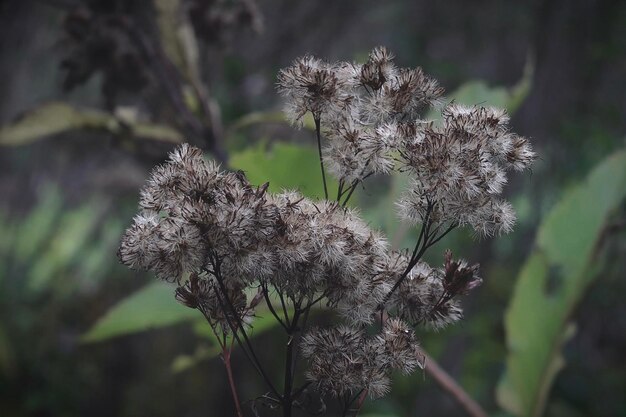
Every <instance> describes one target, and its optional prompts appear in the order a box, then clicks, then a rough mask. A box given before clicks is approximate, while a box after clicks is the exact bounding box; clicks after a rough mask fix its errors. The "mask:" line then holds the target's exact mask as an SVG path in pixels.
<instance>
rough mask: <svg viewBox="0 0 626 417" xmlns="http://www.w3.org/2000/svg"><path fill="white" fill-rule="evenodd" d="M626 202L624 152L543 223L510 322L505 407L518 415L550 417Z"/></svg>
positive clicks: (501, 387)
mask: <svg viewBox="0 0 626 417" xmlns="http://www.w3.org/2000/svg"><path fill="white" fill-rule="evenodd" d="M625 198H626V151H620V152H618V153H616V154H614V155H611V156H610V157H609V158H607V159H606V160H605V161H603V162H602V163H601V164H600V165H599V166H598V167H596V168H595V169H594V170H593V172H592V173H591V174H590V175H589V177H588V178H587V179H586V180H585V181H584V182H583V183H581V184H580V185H578V186H576V187H574V188H572V189H570V190H569V191H568V192H567V193H566V194H565V195H564V196H563V197H562V199H561V200H560V201H559V203H558V204H557V205H556V206H555V207H554V208H553V209H552V210H551V212H550V213H549V215H548V216H547V217H546V219H545V221H544V222H543V223H542V225H541V227H540V229H539V232H538V234H537V239H536V243H535V247H534V250H533V253H532V254H531V256H530V257H529V258H528V260H527V261H526V263H525V265H524V267H523V268H522V271H521V272H520V275H519V277H518V279H517V281H516V287H515V291H514V293H513V298H512V300H511V304H510V306H509V309H508V311H507V314H506V330H507V347H508V350H509V354H508V357H507V367H506V373H505V375H504V377H503V379H502V381H501V383H500V385H499V386H498V400H499V403H500V405H501V406H502V407H503V408H505V409H506V410H508V411H510V412H512V413H514V414H515V415H517V416H528V417H531V416H532V417H539V416H541V415H542V414H543V410H544V408H545V404H546V400H547V396H548V393H549V390H550V387H551V385H552V382H553V381H554V378H555V377H556V374H557V373H558V372H559V371H560V370H561V369H562V367H563V366H564V365H565V363H564V359H563V357H562V356H561V349H562V347H563V344H564V343H565V342H567V340H568V339H569V338H571V336H572V335H573V333H574V325H573V324H572V322H571V315H572V311H573V309H574V308H575V307H576V305H577V304H578V303H579V302H580V299H581V298H582V297H583V296H584V294H585V291H586V289H587V288H588V287H589V285H590V283H591V282H592V281H593V280H594V279H595V278H596V277H597V274H598V272H599V271H600V269H601V268H602V264H601V262H599V259H598V258H599V253H598V251H599V250H600V249H601V245H602V243H603V242H602V237H603V234H604V233H605V231H606V229H605V228H606V225H607V222H608V221H609V220H610V218H611V214H613V213H614V212H615V211H616V209H617V208H618V207H620V205H621V204H622V203H623V202H624V199H625ZM590 202H593V203H592V204H590Z"/></svg>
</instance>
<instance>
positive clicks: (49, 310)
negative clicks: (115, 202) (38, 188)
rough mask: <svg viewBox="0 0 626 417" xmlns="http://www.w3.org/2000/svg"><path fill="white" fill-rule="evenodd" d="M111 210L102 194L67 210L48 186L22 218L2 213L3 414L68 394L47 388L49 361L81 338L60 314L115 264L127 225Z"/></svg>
mask: <svg viewBox="0 0 626 417" xmlns="http://www.w3.org/2000/svg"><path fill="white" fill-rule="evenodd" d="M108 209H110V206H109V205H108V204H107V203H106V202H105V201H102V200H100V199H93V200H91V201H88V202H86V203H85V204H82V205H80V206H77V207H67V205H66V203H65V202H64V201H63V197H62V195H61V193H60V191H59V190H58V189H57V188H55V187H52V186H48V187H46V188H44V189H43V191H42V193H41V196H40V199H39V201H38V203H37V204H36V205H35V206H34V209H33V210H31V211H30V212H28V213H27V214H26V215H24V216H23V217H22V218H17V217H13V216H9V215H8V214H3V213H0V230H2V233H1V234H0V317H2V320H1V321H0V404H2V408H3V412H2V414H3V415H5V414H4V413H5V412H6V413H8V414H7V415H26V414H29V413H36V412H38V411H40V410H51V409H55V405H54V404H57V403H59V402H62V401H63V398H67V396H66V394H67V393H66V392H65V388H61V387H58V388H57V389H56V390H50V386H53V385H54V384H55V382H54V381H55V378H58V374H57V373H56V372H57V370H56V366H57V365H59V362H53V363H50V364H48V363H47V361H48V360H50V359H51V358H56V355H57V353H58V349H59V345H60V344H62V345H64V346H66V347H67V348H69V347H70V346H72V345H73V344H74V343H73V342H72V340H77V339H78V329H76V328H74V326H75V325H76V321H69V322H65V321H64V319H63V317H67V316H66V314H71V313H70V312H71V311H72V309H73V308H74V306H73V303H72V301H73V300H74V299H75V297H79V296H80V295H85V294H90V293H92V292H93V291H95V290H96V289H97V288H98V287H99V283H101V282H102V281H103V279H104V278H105V277H106V276H107V275H108V274H109V273H111V270H112V266H115V263H114V262H111V257H112V256H114V254H115V250H116V247H117V245H118V242H119V236H120V233H122V231H123V229H124V226H123V223H122V220H121V219H120V218H117V217H104V213H106V212H107V211H108ZM70 317H71V315H70ZM44 364H45V366H44ZM67 372H69V373H68V378H71V376H72V375H74V372H73V371H71V372H70V371H67ZM43 381H50V382H49V383H45V382H43ZM24 384H29V389H24Z"/></svg>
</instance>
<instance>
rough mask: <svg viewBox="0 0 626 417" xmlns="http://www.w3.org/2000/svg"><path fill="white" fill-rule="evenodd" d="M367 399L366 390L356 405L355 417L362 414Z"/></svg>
mask: <svg viewBox="0 0 626 417" xmlns="http://www.w3.org/2000/svg"><path fill="white" fill-rule="evenodd" d="M366 398H367V390H366V389H364V390H363V392H362V393H361V395H359V400H358V401H357V403H356V411H355V412H354V417H357V416H358V415H359V413H360V412H361V408H362V407H363V404H364V403H365V399H366Z"/></svg>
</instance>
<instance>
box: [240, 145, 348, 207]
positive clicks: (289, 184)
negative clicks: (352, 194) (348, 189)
mask: <svg viewBox="0 0 626 417" xmlns="http://www.w3.org/2000/svg"><path fill="white" fill-rule="evenodd" d="M229 162H230V165H231V167H232V168H233V169H241V170H243V171H244V172H245V173H246V175H247V177H248V179H249V180H250V182H251V183H253V184H257V185H260V184H263V183H265V182H266V181H269V183H270V188H269V189H270V191H272V192H280V191H281V190H283V189H298V190H300V192H302V194H303V195H305V196H307V197H313V198H323V197H324V186H323V184H322V179H321V173H320V163H319V157H318V153H317V149H315V148H314V147H312V146H301V145H295V144H291V143H274V144H273V145H272V146H271V147H270V146H268V145H267V143H265V142H261V143H259V144H258V145H256V146H251V147H249V148H246V149H245V150H243V151H241V152H238V153H235V154H233V155H232V156H231V158H230V161H229ZM326 180H327V182H328V192H329V193H330V195H334V194H333V192H334V193H336V192H337V191H336V190H337V182H336V181H335V180H334V179H333V178H332V177H330V176H329V175H328V174H327V175H326Z"/></svg>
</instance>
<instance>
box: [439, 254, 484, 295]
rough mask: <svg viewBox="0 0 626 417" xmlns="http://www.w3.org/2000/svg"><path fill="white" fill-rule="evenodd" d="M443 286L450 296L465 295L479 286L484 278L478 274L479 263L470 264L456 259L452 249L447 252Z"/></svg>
mask: <svg viewBox="0 0 626 417" xmlns="http://www.w3.org/2000/svg"><path fill="white" fill-rule="evenodd" d="M444 268H445V274H444V277H443V287H444V289H445V290H446V292H447V293H448V294H449V295H450V296H455V295H465V294H467V293H469V292H470V291H471V290H473V289H474V288H476V287H478V286H479V285H480V284H481V283H482V282H483V280H482V279H481V278H480V277H479V276H478V268H479V265H478V264H474V265H472V266H468V265H467V262H465V261H460V260H459V261H454V260H453V259H452V251H450V249H448V250H447V251H446V253H445V265H444Z"/></svg>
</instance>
